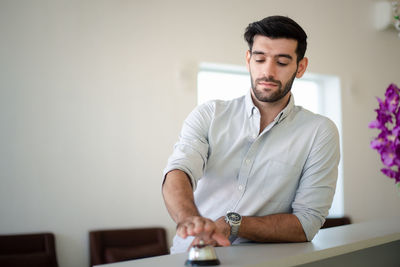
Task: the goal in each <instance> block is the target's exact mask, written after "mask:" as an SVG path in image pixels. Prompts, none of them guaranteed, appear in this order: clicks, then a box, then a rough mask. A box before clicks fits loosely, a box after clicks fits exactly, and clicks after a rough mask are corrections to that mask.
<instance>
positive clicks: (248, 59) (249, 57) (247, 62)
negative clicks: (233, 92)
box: [246, 50, 251, 71]
mask: <svg viewBox="0 0 400 267" xmlns="http://www.w3.org/2000/svg"><path fill="white" fill-rule="evenodd" d="M250 59H251V52H250V50H247V51H246V67H247V70H248V71H250Z"/></svg>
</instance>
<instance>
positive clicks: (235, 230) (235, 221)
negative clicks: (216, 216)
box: [225, 212, 242, 243]
mask: <svg viewBox="0 0 400 267" xmlns="http://www.w3.org/2000/svg"><path fill="white" fill-rule="evenodd" d="M225 221H226V223H227V224H228V225H229V227H230V235H229V241H230V242H231V243H232V242H233V241H235V239H236V238H237V236H238V234H239V228H240V225H241V222H242V216H241V215H240V214H239V213H236V212H228V213H227V214H226V215H225Z"/></svg>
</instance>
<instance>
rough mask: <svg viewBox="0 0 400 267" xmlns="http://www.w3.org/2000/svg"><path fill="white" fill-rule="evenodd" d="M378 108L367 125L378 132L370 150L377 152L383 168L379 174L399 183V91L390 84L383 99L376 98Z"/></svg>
mask: <svg viewBox="0 0 400 267" xmlns="http://www.w3.org/2000/svg"><path fill="white" fill-rule="evenodd" d="M377 100H378V103H379V108H377V109H375V111H376V114H377V116H376V119H375V120H373V121H372V122H370V123H369V124H368V127H369V128H373V129H378V130H380V133H379V135H378V136H377V137H376V138H375V139H373V140H372V141H371V144H370V146H371V148H372V149H375V150H377V151H378V153H379V154H380V156H381V161H382V163H383V164H384V165H385V168H383V169H381V172H382V173H383V174H385V175H386V176H388V177H389V178H392V179H395V182H396V183H400V108H399V104H400V89H399V88H398V87H397V86H396V85H395V84H390V85H389V87H388V88H387V89H386V92H385V99H384V100H382V99H380V98H379V97H377Z"/></svg>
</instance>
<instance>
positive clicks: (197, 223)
mask: <svg viewBox="0 0 400 267" xmlns="http://www.w3.org/2000/svg"><path fill="white" fill-rule="evenodd" d="M205 224H206V220H205V219H204V218H201V217H198V218H196V219H195V220H194V221H193V229H192V230H193V233H192V235H198V234H200V233H202V232H204V229H205V228H204V226H205Z"/></svg>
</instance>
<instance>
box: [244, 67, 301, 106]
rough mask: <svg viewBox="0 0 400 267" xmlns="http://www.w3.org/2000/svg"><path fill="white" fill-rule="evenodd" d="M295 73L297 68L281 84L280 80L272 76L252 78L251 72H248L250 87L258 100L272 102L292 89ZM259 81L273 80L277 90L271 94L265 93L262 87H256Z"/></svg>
mask: <svg viewBox="0 0 400 267" xmlns="http://www.w3.org/2000/svg"><path fill="white" fill-rule="evenodd" d="M296 73H297V69H296V71H295V72H294V73H293V75H292V77H291V78H290V79H289V80H288V81H287V83H286V84H284V86H283V85H282V83H281V81H278V80H275V79H273V78H272V77H269V78H266V77H264V78H260V79H256V80H254V79H253V76H252V75H251V72H250V80H251V89H252V90H253V93H254V96H255V97H256V98H257V100H258V101H260V102H268V103H272V102H276V101H278V100H281V99H282V98H283V97H284V96H286V95H287V94H288V93H289V92H290V90H291V89H292V85H293V81H294V79H295V78H296ZM259 82H273V83H276V84H277V85H278V90H276V91H275V92H273V93H272V94H271V95H266V94H265V93H264V92H263V89H257V84H258V83H259Z"/></svg>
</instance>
